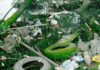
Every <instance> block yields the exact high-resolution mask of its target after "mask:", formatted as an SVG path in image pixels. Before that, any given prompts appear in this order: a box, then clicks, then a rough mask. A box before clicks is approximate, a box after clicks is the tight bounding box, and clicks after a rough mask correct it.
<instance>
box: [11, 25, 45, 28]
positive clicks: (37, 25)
mask: <svg viewBox="0 0 100 70" xmlns="http://www.w3.org/2000/svg"><path fill="white" fill-rule="evenodd" d="M35 26H38V25H31V26H23V27H26V28H31V27H35ZM39 26H47V24H41V25H39ZM23 27H16V28H10V29H20V28H23Z"/></svg>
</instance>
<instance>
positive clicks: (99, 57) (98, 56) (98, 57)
mask: <svg viewBox="0 0 100 70" xmlns="http://www.w3.org/2000/svg"><path fill="white" fill-rule="evenodd" d="M92 61H94V62H97V63H100V55H95V56H94V57H92Z"/></svg>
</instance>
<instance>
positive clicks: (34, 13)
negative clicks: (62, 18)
mask: <svg viewBox="0 0 100 70" xmlns="http://www.w3.org/2000/svg"><path fill="white" fill-rule="evenodd" d="M29 13H30V14H31V15H57V14H67V13H70V12H69V11H61V12H48V13H40V12H32V11H29Z"/></svg>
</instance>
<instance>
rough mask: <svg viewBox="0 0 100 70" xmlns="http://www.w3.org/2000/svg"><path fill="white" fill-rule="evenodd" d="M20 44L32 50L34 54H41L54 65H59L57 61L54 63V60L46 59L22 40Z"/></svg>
mask: <svg viewBox="0 0 100 70" xmlns="http://www.w3.org/2000/svg"><path fill="white" fill-rule="evenodd" d="M21 45H23V46H24V47H25V48H27V49H29V50H31V51H32V52H34V53H35V54H37V55H38V56H41V57H42V58H44V59H45V60H47V61H48V62H50V63H51V64H52V65H54V66H59V65H58V64H57V63H55V62H54V61H52V60H50V59H48V58H47V57H45V56H44V55H43V54H41V53H39V52H37V51H36V50H35V49H34V48H32V47H30V46H29V45H27V44H25V43H24V42H22V41H21Z"/></svg>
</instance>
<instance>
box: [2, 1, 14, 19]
mask: <svg viewBox="0 0 100 70" xmlns="http://www.w3.org/2000/svg"><path fill="white" fill-rule="evenodd" d="M12 1H13V0H0V19H2V18H3V16H4V15H5V14H6V13H7V11H8V10H9V9H10V8H11V7H12V5H11V4H12ZM15 11H16V9H15V8H14V9H12V11H10V13H9V14H8V15H7V17H6V18H5V19H7V18H8V17H10V16H11V15H12V14H13V13H14V12H15Z"/></svg>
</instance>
